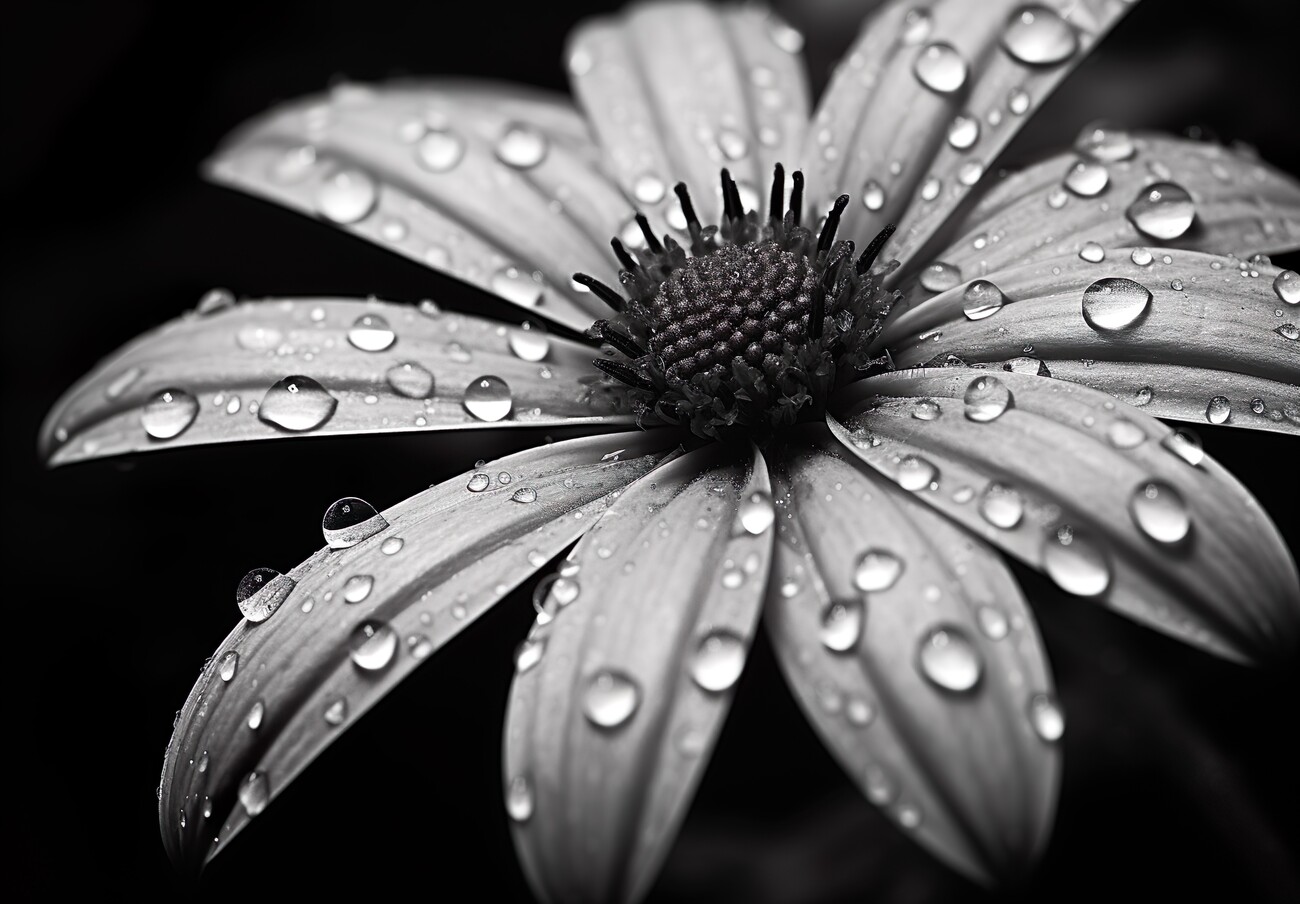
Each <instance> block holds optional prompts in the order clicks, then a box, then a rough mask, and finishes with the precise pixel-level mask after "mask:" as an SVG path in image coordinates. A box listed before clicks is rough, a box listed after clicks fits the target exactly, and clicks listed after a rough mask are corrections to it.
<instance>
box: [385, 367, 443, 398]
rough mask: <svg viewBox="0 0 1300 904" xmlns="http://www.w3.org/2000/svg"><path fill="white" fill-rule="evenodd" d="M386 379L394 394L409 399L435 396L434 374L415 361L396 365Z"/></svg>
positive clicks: (390, 369) (386, 374)
mask: <svg viewBox="0 0 1300 904" xmlns="http://www.w3.org/2000/svg"><path fill="white" fill-rule="evenodd" d="M384 379H386V380H387V381H388V385H389V386H391V387H392V389H393V391H394V392H396V393H397V394H398V395H400V396H405V397H406V398H408V399H427V398H429V397H430V396H431V395H433V374H431V373H430V372H429V371H428V370H426V369H425V368H424V367H422V366H421V365H419V364H416V363H415V362H414V361H404V362H402V363H401V364H394V365H393V366H392V367H390V368H388V372H387V373H385V374H384Z"/></svg>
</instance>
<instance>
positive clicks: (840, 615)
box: [817, 599, 866, 653]
mask: <svg viewBox="0 0 1300 904" xmlns="http://www.w3.org/2000/svg"><path fill="white" fill-rule="evenodd" d="M864 621H866V607H865V606H863V605H862V600H857V599H849V600H831V601H830V602H829V603H827V604H826V606H825V608H823V609H822V615H821V628H820V629H819V630H818V632H817V636H818V637H820V638H821V642H822V646H824V647H826V649H828V650H834V651H835V652H836V653H844V652H847V651H849V650H852V649H853V648H854V647H855V646H857V644H858V639H859V638H861V637H862V623H863V622H864Z"/></svg>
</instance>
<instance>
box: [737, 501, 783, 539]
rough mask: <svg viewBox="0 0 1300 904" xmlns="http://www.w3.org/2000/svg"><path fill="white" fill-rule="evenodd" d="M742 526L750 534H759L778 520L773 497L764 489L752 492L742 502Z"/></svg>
mask: <svg viewBox="0 0 1300 904" xmlns="http://www.w3.org/2000/svg"><path fill="white" fill-rule="evenodd" d="M739 514H740V526H741V528H743V529H744V531H745V532H746V533H748V534H753V535H754V536H758V535H760V534H762V533H764V532H766V531H767V529H768V528H769V527H771V526H772V522H773V521H775V520H776V509H775V508H774V507H773V505H772V497H771V496H769V495H768V494H767V493H764V492H763V491H762V490H758V491H756V492H754V493H751V494H750V495H749V497H748V498H747V499H745V500H744V501H743V502H741V503H740V513H739Z"/></svg>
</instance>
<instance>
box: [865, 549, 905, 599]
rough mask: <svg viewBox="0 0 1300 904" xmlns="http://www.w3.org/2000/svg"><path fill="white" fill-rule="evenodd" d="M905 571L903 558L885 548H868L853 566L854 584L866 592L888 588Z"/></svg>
mask: <svg viewBox="0 0 1300 904" xmlns="http://www.w3.org/2000/svg"><path fill="white" fill-rule="evenodd" d="M902 573H903V560H902V559H900V558H899V557H898V556H896V555H894V554H893V553H892V552H888V551H887V550H883V549H868V550H867V551H866V552H864V553H863V554H862V555H861V556H859V557H858V561H857V564H856V565H854V567H853V586H854V587H857V588H858V589H859V590H862V591H864V592H866V593H874V592H878V591H881V590H888V589H889V588H890V587H893V586H894V584H895V583H896V582H897V581H898V578H899V576H900V575H902Z"/></svg>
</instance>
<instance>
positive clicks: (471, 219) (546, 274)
mask: <svg viewBox="0 0 1300 904" xmlns="http://www.w3.org/2000/svg"><path fill="white" fill-rule="evenodd" d="M599 167H600V163H599V153H598V151H597V150H596V148H595V147H594V146H593V145H592V143H591V141H590V139H589V138H588V137H587V136H586V133H585V129H584V126H583V124H582V122H581V120H580V118H579V117H578V116H577V115H576V114H575V113H574V112H573V111H572V109H571V108H570V107H569V106H568V104H567V102H566V101H564V100H562V99H559V98H555V97H552V96H550V95H548V94H545V93H542V92H537V91H533V90H530V89H525V88H519V87H514V86H506V85H492V84H483V83H473V82H451V83H443V84H439V83H418V82H410V83H400V82H398V83H393V84H388V85H379V86H374V87H365V86H356V85H344V86H341V89H335V90H334V91H333V92H331V93H330V94H329V95H328V96H319V95H318V96H314V97H308V98H304V99H299V100H296V101H293V102H291V103H288V104H285V105H283V106H281V107H278V108H276V109H274V110H272V111H271V112H269V113H267V114H264V115H263V116H261V117H260V118H258V119H256V120H254V121H252V122H250V123H248V124H246V125H245V126H243V127H242V128H241V129H239V130H238V131H237V132H236V133H235V134H234V135H233V136H231V137H230V139H228V141H227V143H226V144H225V146H224V147H222V148H221V149H220V150H219V151H218V152H217V153H216V155H215V156H214V157H213V158H212V159H211V160H210V161H208V164H207V173H208V176H209V177H210V178H212V179H213V180H215V181H217V182H220V183H223V184H225V185H229V186H231V187H233V188H238V189H241V190H243V191H246V192H249V193H250V194H255V195H258V196H261V197H264V198H268V199H270V200H272V201H275V202H277V203H280V204H283V205H285V206H286V207H291V208H294V209H296V210H300V211H303V212H305V213H310V214H313V215H315V216H319V217H321V218H322V219H324V220H325V221H327V222H330V223H333V224H334V225H336V226H340V227H342V228H344V229H347V230H348V231H350V232H352V233H354V234H356V235H360V236H363V237H365V238H368V239H370V240H371V241H373V242H376V243H377V244H379V245H382V246H383V247H385V248H389V249H391V250H393V251H396V252H398V253H400V254H403V255H405V256H407V257H410V258H414V259H415V260H417V261H420V262H422V263H424V264H427V265H428V266H431V267H433V268H435V269H437V270H443V271H445V272H447V273H450V274H452V275H453V276H456V277H459V278H460V279H463V280H465V281H466V282H469V283H471V284H473V285H475V286H478V287H479V288H482V289H486V290H487V291H489V292H493V293H495V294H497V295H499V296H501V297H502V298H504V299H506V300H507V301H510V302H513V303H515V304H518V305H519V306H520V307H523V308H527V309H529V310H534V311H536V313H537V314H538V315H540V316H542V317H546V318H549V319H551V320H554V321H556V322H558V323H563V324H564V325H565V326H569V327H572V328H573V329H578V330H582V329H586V328H587V327H588V326H590V324H591V322H592V320H593V319H595V318H596V317H598V316H600V315H601V313H602V311H603V305H602V304H601V302H600V301H599V300H597V299H595V298H594V296H592V295H590V294H589V293H586V292H580V291H578V288H579V287H575V286H574V285H573V284H572V283H571V282H570V277H571V276H572V275H573V273H574V272H575V271H582V272H585V273H590V274H592V275H594V276H597V277H599V278H601V279H613V278H614V277H615V276H616V272H617V269H616V266H617V265H616V262H615V260H614V257H613V255H612V254H610V252H609V239H610V236H612V235H614V234H615V233H616V232H617V231H618V228H619V226H620V224H622V223H623V222H624V221H625V220H627V219H628V218H629V217H630V215H631V205H630V203H629V202H628V201H627V199H626V198H625V197H624V196H623V194H622V193H621V192H620V191H619V190H618V187H617V186H616V185H615V184H614V183H613V182H612V181H610V179H609V178H608V177H607V176H605V175H604V174H603V173H602V172H601V171H600V168H599Z"/></svg>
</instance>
